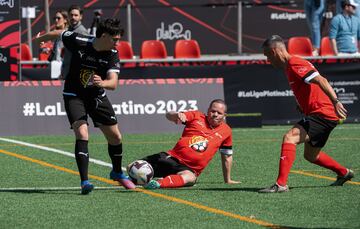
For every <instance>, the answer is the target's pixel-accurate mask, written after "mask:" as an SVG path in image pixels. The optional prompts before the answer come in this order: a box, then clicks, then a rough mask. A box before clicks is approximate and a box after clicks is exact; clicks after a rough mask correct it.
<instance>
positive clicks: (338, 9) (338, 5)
mask: <svg viewBox="0 0 360 229" xmlns="http://www.w3.org/2000/svg"><path fill="white" fill-rule="evenodd" d="M342 1H343V0H336V14H341V12H342V7H341V2H342ZM355 2H356V4H358V5H360V0H355ZM355 15H356V16H357V17H359V18H360V7H356V10H355Z"/></svg>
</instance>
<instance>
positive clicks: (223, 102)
mask: <svg viewBox="0 0 360 229" xmlns="http://www.w3.org/2000/svg"><path fill="white" fill-rule="evenodd" d="M214 103H220V104H223V105H224V106H225V112H226V111H227V105H226V103H225V101H224V100H223V99H214V100H213V101H211V102H210V105H209V108H210V107H211V106H212V105H213V104H214Z"/></svg>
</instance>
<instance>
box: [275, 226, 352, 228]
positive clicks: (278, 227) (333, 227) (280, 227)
mask: <svg viewBox="0 0 360 229" xmlns="http://www.w3.org/2000/svg"><path fill="white" fill-rule="evenodd" d="M269 228H271V227H269ZM276 228H279V229H307V228H312V229H345V228H342V227H291V226H279V227H276Z"/></svg>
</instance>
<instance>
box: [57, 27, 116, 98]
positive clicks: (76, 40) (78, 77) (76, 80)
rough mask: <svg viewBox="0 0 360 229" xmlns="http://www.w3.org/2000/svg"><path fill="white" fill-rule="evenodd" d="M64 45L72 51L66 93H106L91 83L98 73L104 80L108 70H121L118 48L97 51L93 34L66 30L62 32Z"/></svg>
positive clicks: (84, 95) (77, 94)
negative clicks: (88, 34)
mask: <svg viewBox="0 0 360 229" xmlns="http://www.w3.org/2000/svg"><path fill="white" fill-rule="evenodd" d="M61 39H62V41H63V43H64V46H65V47H66V48H67V49H68V50H69V51H70V52H71V53H72V56H71V64H70V69H69V72H68V74H67V75H66V76H65V77H66V80H65V86H64V95H73V96H80V97H89V96H90V97H96V96H97V95H100V94H104V89H103V88H99V87H95V86H93V85H92V84H91V80H90V79H91V77H92V76H93V75H94V74H96V75H99V76H101V78H102V79H103V80H104V79H106V77H107V74H108V72H116V73H119V72H120V63H119V57H118V52H117V50H109V51H96V50H95V49H94V47H93V42H94V40H95V38H94V37H92V36H87V35H82V34H79V33H75V32H71V31H64V32H63V33H62V34H61Z"/></svg>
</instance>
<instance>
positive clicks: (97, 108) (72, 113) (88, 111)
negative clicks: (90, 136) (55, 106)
mask: <svg viewBox="0 0 360 229" xmlns="http://www.w3.org/2000/svg"><path fill="white" fill-rule="evenodd" d="M64 103H65V110H66V114H67V117H68V119H69V122H70V125H72V124H73V123H74V122H76V121H79V120H84V121H86V122H87V118H88V115H89V116H90V117H91V119H92V120H93V123H94V126H95V127H99V126H101V125H105V126H112V125H115V124H117V119H116V115H115V112H114V109H113V107H112V105H111V103H110V101H109V99H108V98H107V96H106V95H105V96H98V97H97V98H87V99H82V98H80V97H77V96H68V95H64Z"/></svg>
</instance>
